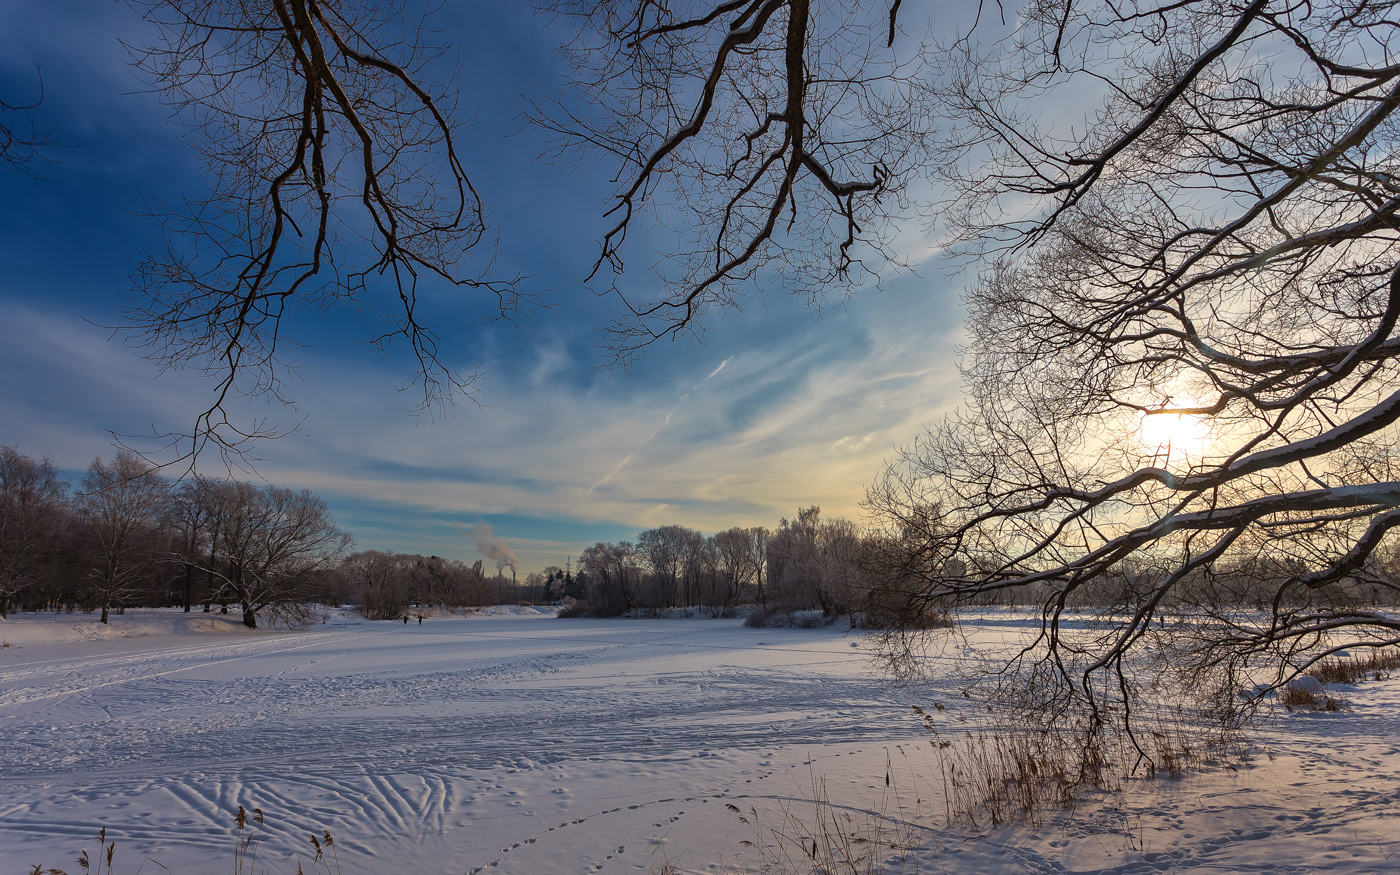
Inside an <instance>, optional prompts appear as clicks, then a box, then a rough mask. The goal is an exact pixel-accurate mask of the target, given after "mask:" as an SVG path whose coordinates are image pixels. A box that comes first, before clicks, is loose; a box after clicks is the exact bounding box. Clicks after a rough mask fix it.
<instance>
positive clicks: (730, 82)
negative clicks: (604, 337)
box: [531, 0, 929, 364]
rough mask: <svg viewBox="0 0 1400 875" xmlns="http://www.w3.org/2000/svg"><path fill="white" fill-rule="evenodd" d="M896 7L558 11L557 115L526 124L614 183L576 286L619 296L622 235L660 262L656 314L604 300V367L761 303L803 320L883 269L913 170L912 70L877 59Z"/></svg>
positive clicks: (608, 3)
mask: <svg viewBox="0 0 1400 875" xmlns="http://www.w3.org/2000/svg"><path fill="white" fill-rule="evenodd" d="M898 7H899V3H898V2H897V0H896V2H892V3H891V2H884V0H877V2H857V3H841V4H835V3H833V4H821V3H812V2H809V0H698V2H681V3H653V2H649V0H563V2H555V3H550V4H548V8H550V9H552V10H554V11H555V12H557V13H558V14H561V15H563V16H566V17H568V18H570V19H571V20H572V22H573V23H574V24H575V25H576V27H577V34H578V35H577V37H576V38H575V39H574V40H573V41H572V42H571V43H569V45H567V46H566V47H565V48H564V53H563V63H562V65H561V66H562V68H563V69H564V70H566V71H568V73H567V75H570V76H572V78H573V80H574V86H575V87H574V89H573V95H572V97H571V99H570V100H569V101H568V102H563V101H554V100H550V99H548V98H545V97H541V98H539V99H538V100H537V101H536V105H535V107H534V109H533V111H532V112H531V116H532V118H533V120H534V121H535V122H536V123H537V124H539V125H541V126H543V127H544V128H545V129H546V130H548V131H550V132H552V133H553V134H555V135H556V136H557V137H558V139H559V143H560V149H561V151H569V150H571V149H573V148H575V147H579V148H583V149H585V150H591V151H594V152H596V153H602V154H603V155H605V156H606V157H607V158H609V159H611V160H613V161H614V162H615V166H616V167H617V171H616V177H615V178H616V181H617V184H618V187H617V196H616V199H615V200H614V202H613V205H612V208H611V210H610V211H609V221H610V222H612V225H611V227H610V228H609V229H608V230H607V232H606V233H605V234H604V236H603V240H602V246H601V251H600V253H599V256H598V259H597V262H596V263H595V264H594V265H593V269H592V271H591V273H590V275H589V279H590V281H594V282H598V283H603V284H608V283H611V288H613V289H614V290H618V289H620V285H618V281H617V276H618V274H620V273H621V272H622V269H623V261H624V259H623V251H624V248H625V244H626V242H627V238H628V237H629V235H630V234H631V233H632V232H634V231H643V232H644V233H645V234H646V236H647V238H648V241H649V242H658V243H659V245H660V246H662V247H663V248H665V247H666V245H667V244H666V242H665V241H667V240H669V241H670V247H671V248H670V251H669V252H667V253H666V257H665V258H664V260H663V261H662V262H660V263H658V265H657V270H658V272H659V274H660V279H661V283H660V289H659V293H658V296H657V297H656V298H655V299H652V300H646V299H634V298H633V297H627V296H623V295H621V294H619V301H620V308H619V311H618V315H617V318H616V319H615V321H614V322H613V323H612V324H611V325H610V326H609V327H610V329H611V335H610V337H611V340H610V341H609V345H610V352H611V353H612V354H613V357H614V358H615V359H616V360H617V361H619V362H621V363H623V364H626V363H628V362H630V361H631V360H632V359H633V357H634V356H635V355H636V354H637V353H638V352H639V351H640V350H641V349H642V348H644V347H646V346H647V345H649V344H651V343H652V342H654V341H656V340H658V339H660V338H664V337H669V338H676V337H680V336H684V335H698V334H700V333H701V332H703V330H704V324H705V323H704V319H705V317H706V316H707V315H710V314H712V313H714V312H715V311H719V310H722V309H725V308H732V307H737V306H740V304H741V301H742V299H743V298H744V297H745V296H746V295H751V294H754V293H755V292H757V290H759V289H761V288H763V287H764V286H768V285H770V284H771V285H774V286H778V287H781V288H783V289H785V290H787V291H789V292H790V293H792V294H796V295H800V296H802V297H804V298H806V299H807V300H808V301H809V302H811V303H813V304H816V303H819V302H820V301H821V300H822V298H823V297H824V296H825V295H826V293H827V291H828V290H829V289H835V290H836V291H837V293H838V294H844V293H845V292H846V291H847V290H848V289H849V288H850V287H851V286H852V285H853V284H859V283H861V282H864V281H866V280H868V279H871V278H872V277H874V276H875V274H876V272H877V271H878V270H879V268H880V267H881V266H882V265H884V264H885V263H886V262H888V261H890V260H892V259H893V258H894V255H893V253H892V250H891V248H890V247H889V246H888V245H887V243H888V242H889V240H888V238H889V235H890V234H891V233H892V226H891V224H890V222H889V220H890V219H891V218H894V217H897V216H899V215H902V214H904V213H905V212H906V211H907V209H908V207H909V204H908V203H907V202H906V201H905V199H904V194H905V190H906V186H907V185H908V183H909V182H910V180H912V179H914V178H915V177H916V176H917V175H918V174H919V173H920V172H921V171H922V168H923V165H924V152H923V147H924V143H925V137H926V135H927V133H928V119H929V115H928V114H927V113H926V112H925V110H924V108H923V106H922V102H921V94H922V92H921V91H920V89H919V88H918V87H917V72H918V66H919V55H918V53H917V52H913V51H909V52H905V53H904V54H905V58H904V59H903V60H901V59H900V58H898V57H897V56H896V54H895V52H894V51H893V48H892V46H893V44H894V35H895V24H896V18H895V13H896V11H897V9H898Z"/></svg>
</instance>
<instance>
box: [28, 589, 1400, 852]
mask: <svg viewBox="0 0 1400 875" xmlns="http://www.w3.org/2000/svg"><path fill="white" fill-rule="evenodd" d="M1000 619H1001V618H999V617H997V616H990V617H986V618H981V619H979V620H978V621H977V622H975V623H969V624H967V625H968V628H969V629H970V630H971V631H970V633H969V637H968V638H965V639H952V640H951V643H950V645H949V646H948V648H947V652H946V653H945V654H944V655H943V658H945V659H946V660H948V664H949V665H951V666H956V665H958V664H963V665H965V664H966V663H968V662H972V661H975V660H976V659H977V657H976V654H975V652H974V648H977V649H981V651H982V652H983V653H988V652H994V651H995V650H996V649H997V648H998V647H999V646H1004V645H1005V643H1006V641H1007V637H1006V636H1008V635H1015V634H1018V631H1017V630H1018V629H1019V628H1020V625H1023V624H1021V623H1020V619H1019V618H1017V617H1014V616H1011V617H1007V618H1005V619H1006V620H1007V622H1004V623H1000V622H999V620H1000ZM163 620H164V621H165V622H166V623H167V625H166V626H165V627H157V626H152V627H151V629H152V630H153V631H152V637H150V638H148V639H141V638H140V637H139V636H140V635H144V634H146V633H145V632H139V631H133V632H132V634H133V635H134V636H136V637H134V638H133V639H132V640H127V639H117V638H114V637H113V634H115V633H112V634H107V635H105V636H102V635H93V634H92V633H91V630H90V629H86V628H84V627H83V626H81V624H79V625H73V621H72V620H71V619H67V620H63V621H60V620H58V619H52V620H51V622H52V624H53V627H54V628H55V629H57V628H59V626H60V625H62V628H63V629H64V630H67V631H65V632H64V635H66V636H67V641H66V642H64V643H47V644H46V643H45V640H44V638H43V634H41V633H42V632H43V630H44V628H47V627H42V624H43V623H44V622H50V620H49V618H41V619H38V620H33V621H27V622H30V623H32V624H36V625H35V626H34V627H33V629H31V632H33V634H32V635H30V637H29V638H28V639H24V638H23V636H21V638H19V639H14V640H24V641H26V642H27V643H25V644H23V646H17V647H15V648H13V649H10V648H6V649H5V650H3V651H0V739H3V744H0V875H23V873H27V872H28V871H29V868H30V867H31V866H32V865H33V864H35V863H43V864H44V865H46V866H50V865H64V866H66V863H65V861H71V859H72V857H73V855H74V854H75V853H76V851H77V849H78V848H81V847H85V846H89V845H91V843H92V841H93V839H94V836H95V833H96V829H97V827H98V826H99V825H103V824H105V825H106V826H107V827H108V830H109V834H110V835H111V836H112V837H114V838H116V840H117V841H118V844H119V850H118V859H119V861H125V865H122V864H121V863H120V862H119V865H118V867H117V868H118V871H123V872H129V871H134V870H135V869H136V868H137V866H138V865H139V864H140V861H141V860H142V859H144V858H146V857H150V858H152V859H154V860H158V861H160V862H161V863H163V864H165V865H168V866H170V868H171V869H172V870H174V871H176V872H179V873H191V875H192V873H199V872H206V871H214V870H221V869H226V868H227V865H228V862H229V857H230V853H231V851H230V848H231V840H230V835H231V827H230V823H231V812H233V811H234V810H236V809H237V807H238V806H239V805H245V806H248V807H250V808H251V807H252V806H254V805H256V806H259V807H261V808H262V809H263V810H264V811H265V812H266V814H267V824H266V827H265V835H266V841H265V842H264V845H263V851H262V852H261V853H262V856H261V857H260V858H259V864H258V866H257V870H258V872H262V871H264V870H266V871H269V872H271V873H277V875H281V873H283V872H288V873H290V872H293V871H295V862H293V861H294V859H295V858H297V857H300V858H301V860H302V861H303V862H308V861H309V856H310V855H309V853H307V851H306V850H305V849H306V848H307V847H308V845H307V841H306V837H307V836H308V835H318V834H319V833H320V831H321V830H322V829H327V830H329V831H330V832H331V833H332V834H333V835H335V837H336V845H335V847H336V848H337V849H338V855H339V862H340V867H341V871H342V872H343V873H344V875H361V873H363V875H369V873H382V872H383V871H385V869H386V868H389V869H392V870H393V871H426V872H443V873H446V872H454V873H477V872H483V871H489V872H491V873H492V875H496V873H502V875H505V873H522V875H524V873H529V875H551V873H555V872H560V873H580V875H583V873H590V875H593V873H603V875H607V873H623V872H626V873H635V872H648V871H652V870H653V869H655V868H657V867H658V865H659V863H660V862H661V861H662V860H663V859H664V860H667V861H672V862H675V861H679V863H680V864H681V865H682V868H683V869H684V870H685V871H696V872H700V871H718V870H716V869H715V866H716V861H718V860H721V859H731V860H732V859H734V858H735V856H736V855H737V854H736V851H737V849H736V847H735V842H737V839H739V838H742V837H743V835H744V833H743V831H742V830H739V829H736V823H735V817H734V816H733V815H732V814H731V813H729V812H727V811H725V809H724V805H725V803H727V802H728V803H734V804H737V805H738V806H739V807H741V808H742V809H744V810H745V811H747V810H748V808H749V807H751V806H753V807H757V808H758V809H760V810H762V811H766V812H769V814H770V815H771V813H772V812H774V811H781V810H784V809H791V808H792V807H793V806H796V807H797V809H799V810H800V809H801V808H802V806H805V805H809V804H810V803H809V801H808V800H810V799H811V798H812V797H813V796H814V795H817V793H818V792H819V791H818V789H817V785H818V784H821V785H822V786H823V787H824V790H823V791H822V792H824V793H825V795H826V796H827V797H828V798H830V799H831V801H832V803H833V805H835V806H836V809H837V810H839V811H845V812H848V813H850V814H852V815H854V816H864V815H868V814H869V813H871V812H872V811H876V810H878V811H881V812H885V813H886V814H888V813H889V811H890V809H889V806H888V802H889V798H890V795H889V794H890V792H891V791H889V790H887V789H886V787H885V786H884V776H885V769H886V763H887V762H893V763H895V766H894V768H893V770H892V771H893V773H894V775H895V780H896V782H897V783H899V782H903V783H904V784H905V785H906V786H905V788H904V789H903V790H902V791H901V792H904V793H905V796H906V799H907V798H908V797H917V796H924V797H929V798H933V797H936V796H937V792H936V788H933V787H931V786H930V782H936V780H937V778H936V776H935V777H930V776H932V775H934V772H935V771H936V770H933V769H931V768H930V766H929V759H928V756H929V754H928V750H929V748H928V745H927V741H926V736H925V735H924V734H923V731H922V729H921V727H920V725H919V723H918V721H916V720H915V719H914V718H913V717H912V715H911V713H910V709H909V705H910V704H913V703H920V704H924V705H928V704H929V703H930V702H931V701H933V700H938V699H941V700H942V701H944V702H947V703H948V704H949V705H950V711H949V713H948V715H946V716H947V718H948V719H950V720H951V719H953V715H954V713H955V712H956V711H957V709H958V706H959V696H958V694H957V689H958V686H957V684H956V683H955V682H953V681H952V680H951V679H950V680H949V681H947V682H946V683H944V684H940V685H938V686H934V687H926V688H923V689H920V690H901V691H896V690H892V689H891V688H890V687H889V686H887V685H886V684H884V683H882V682H881V681H880V680H879V679H878V678H877V677H876V676H875V675H874V674H873V672H872V668H871V666H870V664H869V663H868V662H867V661H866V660H865V657H864V656H863V654H862V650H861V648H860V647H859V643H860V636H859V635H847V634H843V633H841V632H840V631H838V630H833V629H827V630H771V629H763V630H751V629H745V628H742V627H741V626H740V625H739V624H738V623H737V622H735V621H711V620H681V621H559V620H554V619H546V618H538V617H535V618H525V617H499V618H492V619H482V618H474V619H434V620H432V621H430V622H429V623H428V624H426V625H425V626H424V627H422V628H421V629H420V628H419V627H417V626H416V625H412V626H409V627H407V628H404V627H402V626H400V625H397V624H390V623H380V624H369V623H359V624H354V625H345V626H340V627H335V626H330V627H324V626H323V627H316V628H314V629H312V630H309V631H306V632H300V633H261V632H259V633H245V632H243V631H242V630H233V631H227V630H226V631H224V632H222V633H219V634H217V635H214V636H212V637H211V636H210V635H207V634H206V635H205V637H203V638H202V639H201V638H195V637H192V636H191V635H188V634H179V632H178V629H177V630H176V631H175V632H169V627H170V623H172V622H173V623H174V625H175V626H178V625H179V618H178V616H177V617H176V618H175V620H173V621H172V620H171V618H170V616H169V615H167V616H165V617H164V618H163ZM22 622H24V621H22ZM120 622H126V623H128V624H129V625H130V627H131V629H132V630H138V629H140V628H141V626H140V623H141V622H142V621H141V619H140V617H139V616H137V617H134V618H124V619H122V620H121V621H120ZM191 622H193V621H191ZM205 622H206V623H207V621H205ZM70 627H71V628H70ZM3 628H4V631H5V632H6V634H7V636H8V635H11V634H12V633H15V632H17V631H20V630H23V629H25V628H29V627H24V626H22V625H20V624H14V623H12V624H10V625H7V626H5V627H3ZM211 628H212V627H211ZM36 630H37V631H36ZM162 630H165V632H167V633H169V634H163V633H162ZM7 640H11V639H9V638H7ZM1340 692H1341V694H1342V695H1344V696H1346V697H1347V698H1349V699H1351V700H1352V702H1353V708H1352V710H1350V711H1345V712H1341V713H1338V714H1313V715H1305V714H1289V715H1283V714H1280V715H1278V719H1275V720H1273V721H1271V722H1269V723H1267V724H1266V725H1265V727H1264V729H1263V730H1262V732H1261V734H1260V735H1259V738H1258V741H1259V752H1258V754H1257V755H1256V756H1255V757H1254V759H1253V761H1252V762H1251V763H1249V764H1245V765H1241V767H1240V768H1239V770H1238V771H1229V770H1226V769H1218V770H1215V771H1213V772H1209V773H1206V774H1200V775H1195V776H1189V777H1187V778H1184V779H1181V780H1167V779H1154V780H1147V781H1137V782H1132V784H1131V786H1130V788H1129V792H1127V793H1125V794H1122V795H1113V796H1106V797H1104V798H1103V799H1099V800H1095V799H1092V798H1091V799H1086V800H1083V801H1082V802H1081V803H1080V804H1079V805H1077V806H1076V808H1075V809H1074V810H1073V811H1069V812H1063V813H1050V814H1049V815H1048V816H1047V817H1046V819H1045V822H1044V823H1042V824H1040V825H1036V826H1027V825H1020V826H1010V827H1007V826H1003V827H1001V828H998V829H992V830H982V831H979V830H976V829H971V828H966V827H964V828H959V829H953V830H949V829H946V828H944V827H943V826H942V824H941V822H939V819H938V818H937V817H932V818H930V817H929V816H928V814H929V812H928V811H927V810H925V811H924V812H923V814H921V815H915V814H912V813H908V812H903V811H902V810H901V812H897V813H896V814H897V816H900V817H904V816H906V815H907V816H908V817H910V818H912V819H914V820H916V821H918V823H919V824H920V825H918V827H917V828H918V829H919V830H925V831H924V832H922V833H921V834H923V835H925V836H926V838H927V844H926V846H925V847H923V848H922V849H921V850H919V851H918V852H916V853H914V854H912V855H910V856H909V857H908V858H907V859H906V860H904V861H903V862H902V863H892V864H891V866H890V868H889V869H888V872H890V873H894V872H908V871H914V870H913V869H911V868H909V867H910V866H911V865H916V866H917V871H919V872H929V873H937V872H958V873H962V872H977V873H987V875H1009V873H1062V875H1071V873H1083V875H1088V873H1117V875H1129V873H1132V875H1136V873H1150V872H1193V873H1195V872H1211V873H1235V872H1264V871H1268V872H1278V873H1305V872H1339V873H1352V872H1365V873H1373V872H1374V873H1383V872H1397V871H1400V681H1397V680H1392V681H1385V682H1380V683H1368V684H1363V685H1360V686H1358V687H1355V688H1342V689H1341V691H1340ZM974 719H975V715H974ZM960 726H961V724H955V725H954V726H953V727H952V728H960ZM920 781H923V782H924V785H923V786H918V784H919V782H920ZM911 783H912V786H911ZM930 790H933V792H932V793H930V792H929V791H930ZM934 808H937V806H936V805H935V806H934ZM770 822H771V821H770ZM930 823H932V824H934V825H935V827H936V828H933V829H928V827H927V825H928V824H930Z"/></svg>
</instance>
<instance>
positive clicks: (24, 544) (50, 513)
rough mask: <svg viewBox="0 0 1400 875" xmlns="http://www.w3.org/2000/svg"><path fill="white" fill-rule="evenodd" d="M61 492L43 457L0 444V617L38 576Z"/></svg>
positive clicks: (58, 515) (59, 512)
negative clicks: (39, 457) (37, 457)
mask: <svg viewBox="0 0 1400 875" xmlns="http://www.w3.org/2000/svg"><path fill="white" fill-rule="evenodd" d="M67 488H68V484H66V483H64V482H63V480H62V479H60V478H59V476H58V471H57V469H55V468H54V466H53V463H52V462H50V461H49V460H48V459H35V458H34V457H33V456H27V455H25V454H24V453H21V452H20V451H19V450H17V449H15V448H14V447H10V446H3V445H0V619H4V618H5V617H7V616H9V612H10V609H11V605H12V604H13V602H14V600H15V597H16V596H18V595H19V594H20V592H21V591H23V590H24V589H25V588H27V587H29V586H31V585H32V584H34V583H35V582H36V581H37V580H38V579H39V577H40V576H41V575H42V574H43V570H44V560H45V558H46V556H47V554H48V553H49V551H50V549H51V547H52V546H53V542H54V537H55V534H56V533H57V531H58V530H59V528H60V525H61V523H62V518H63V516H64V515H65V513H66V504H65V497H66V496H65V493H66V492H67Z"/></svg>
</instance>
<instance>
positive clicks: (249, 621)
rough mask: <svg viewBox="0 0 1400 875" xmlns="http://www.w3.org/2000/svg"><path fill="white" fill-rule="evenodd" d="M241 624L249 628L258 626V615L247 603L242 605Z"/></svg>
mask: <svg viewBox="0 0 1400 875" xmlns="http://www.w3.org/2000/svg"><path fill="white" fill-rule="evenodd" d="M243 625H245V626H247V627H248V628H249V629H256V628H258V615H257V613H256V612H255V611H254V610H253V609H252V608H250V607H248V606H247V605H244V606H243Z"/></svg>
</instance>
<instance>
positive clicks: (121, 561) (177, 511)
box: [0, 446, 352, 629]
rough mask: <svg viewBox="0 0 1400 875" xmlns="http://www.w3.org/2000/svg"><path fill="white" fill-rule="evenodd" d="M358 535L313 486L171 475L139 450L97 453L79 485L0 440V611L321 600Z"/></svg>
mask: <svg viewBox="0 0 1400 875" xmlns="http://www.w3.org/2000/svg"><path fill="white" fill-rule="evenodd" d="M351 543H352V539H351V538H350V536H349V535H347V534H345V533H344V532H342V531H341V530H340V529H339V528H338V527H337V526H336V524H335V520H334V519H333V518H332V517H331V515H330V511H329V510H328V509H327V507H326V503H325V501H323V500H322V499H321V498H320V497H318V496H316V495H315V494H313V493H311V492H310V491H308V490H305V489H303V490H300V491H298V490H293V489H286V488H282V487H278V486H273V485H271V484H268V485H263V486H259V485H255V484H250V483H240V482H237V481H233V480H217V479H212V478H208V477H191V478H188V479H185V480H181V481H171V480H169V479H168V478H166V477H163V476H161V474H160V473H159V472H158V471H157V470H156V469H155V468H154V467H153V466H151V465H150V464H148V463H147V462H145V461H143V460H142V459H141V458H140V457H138V456H136V455H134V454H132V453H129V452H125V451H123V452H118V453H117V454H116V456H115V457H114V458H113V459H112V460H111V461H110V462H107V461H103V460H102V459H100V458H98V459H94V460H93V462H92V464H90V465H88V467H87V470H86V471H85V472H84V473H83V475H82V478H81V480H80V481H79V482H78V484H77V486H76V487H73V486H71V485H70V484H69V483H68V482H67V481H66V480H64V479H63V478H62V477H61V476H60V475H59V472H58V470H57V469H56V468H55V467H54V465H53V463H52V462H51V461H49V460H48V459H39V458H35V457H33V456H30V455H27V454H25V453H22V452H20V451H19V450H17V449H15V448H14V447H9V446H0V617H5V616H8V615H9V613H10V612H11V611H16V610H45V609H47V610H74V609H79V610H85V611H101V621H102V622H103V623H106V622H108V619H109V616H110V613H111V611H112V610H114V609H115V610H122V609H124V608H126V607H134V606H152V605H183V607H184V608H185V610H186V611H189V610H191V608H192V607H193V606H195V605H202V606H203V610H205V611H210V610H212V609H213V606H215V605H218V606H219V610H220V611H221V612H223V613H227V612H228V607H229V606H230V605H237V606H238V607H239V608H240V609H241V611H242V614H243V624H244V625H245V626H247V627H249V628H253V629H256V628H257V627H258V618H259V617H260V616H262V617H265V618H266V617H276V616H277V615H278V614H285V613H286V612H288V611H294V610H295V608H294V607H293V606H295V605H298V604H302V603H304V602H306V601H309V600H325V599H324V596H326V595H327V594H328V593H329V592H330V590H331V589H333V587H332V586H330V584H331V583H333V580H332V577H331V575H330V574H329V573H328V572H329V571H330V570H331V569H332V568H333V567H334V565H335V563H336V561H337V560H338V559H340V557H341V556H342V555H343V554H344V553H345V552H346V551H347V550H348V548H349V546H350V544H351Z"/></svg>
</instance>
